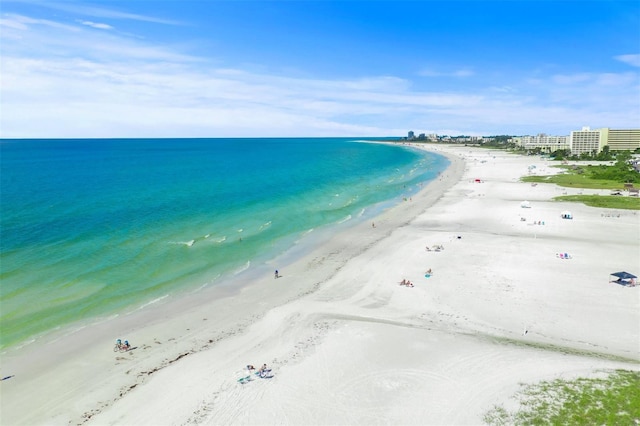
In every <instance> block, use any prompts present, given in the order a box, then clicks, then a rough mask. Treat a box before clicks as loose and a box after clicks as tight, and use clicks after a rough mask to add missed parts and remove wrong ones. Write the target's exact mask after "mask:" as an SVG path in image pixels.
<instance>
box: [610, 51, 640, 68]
mask: <svg viewBox="0 0 640 426" xmlns="http://www.w3.org/2000/svg"><path fill="white" fill-rule="evenodd" d="M615 59H617V60H618V61H621V62H624V63H625V64H629V65H631V66H633V67H640V54H639V53H636V54H632V55H619V56H616V57H615Z"/></svg>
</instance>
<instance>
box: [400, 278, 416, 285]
mask: <svg viewBox="0 0 640 426" xmlns="http://www.w3.org/2000/svg"><path fill="white" fill-rule="evenodd" d="M400 285H403V286H406V287H413V283H412V282H411V281H409V280H405V279H404V278H403V279H402V281H400Z"/></svg>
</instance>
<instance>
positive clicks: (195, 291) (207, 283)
mask: <svg viewBox="0 0 640 426" xmlns="http://www.w3.org/2000/svg"><path fill="white" fill-rule="evenodd" d="M221 276H222V275H221V274H218V275H216V276H215V277H213V278H212V279H210V280H209V281H207V282H205V283H204V284H202V285H201V286H200V287H198V288H196V289H195V290H193V291H192V293H197V292H198V291H200V290H202V289H203V288H205V287H207V286H208V285H209V284H213V283H214V282H215V281H216V280H217V279H218V278H220V277H221Z"/></svg>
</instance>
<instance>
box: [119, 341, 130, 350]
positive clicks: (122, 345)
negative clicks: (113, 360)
mask: <svg viewBox="0 0 640 426" xmlns="http://www.w3.org/2000/svg"><path fill="white" fill-rule="evenodd" d="M116 349H118V350H120V351H128V350H129V349H131V345H130V344H129V341H128V340H125V341H124V343H122V339H118V340H116Z"/></svg>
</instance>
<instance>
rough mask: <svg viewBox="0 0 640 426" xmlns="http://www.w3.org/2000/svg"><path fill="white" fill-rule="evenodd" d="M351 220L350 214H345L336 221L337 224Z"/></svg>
mask: <svg viewBox="0 0 640 426" xmlns="http://www.w3.org/2000/svg"><path fill="white" fill-rule="evenodd" d="M348 220H351V215H347V217H345V218H344V219H341V220H339V221H338V224H341V223H345V222H346V221H348Z"/></svg>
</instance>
